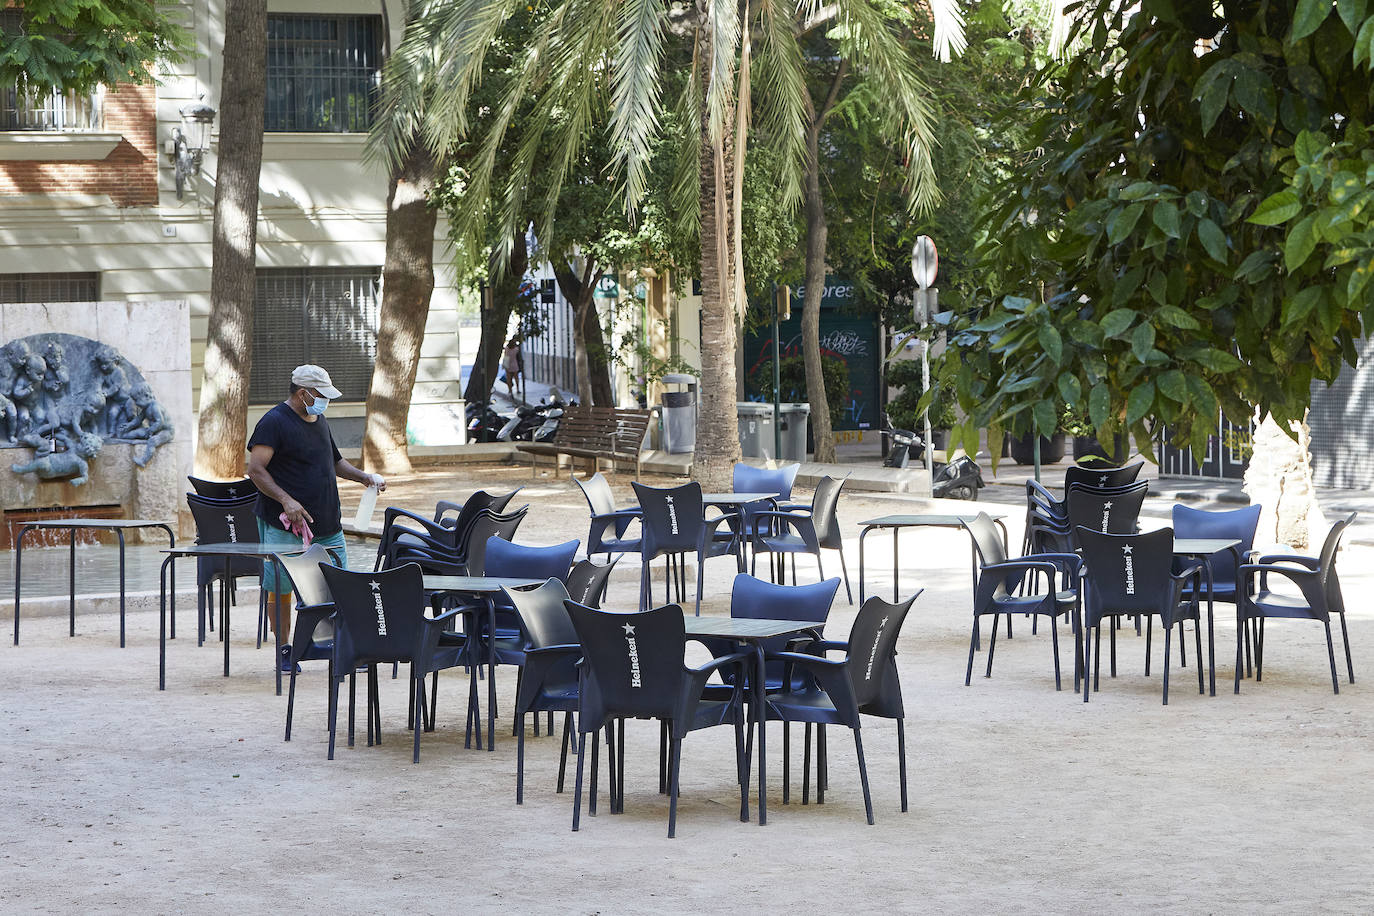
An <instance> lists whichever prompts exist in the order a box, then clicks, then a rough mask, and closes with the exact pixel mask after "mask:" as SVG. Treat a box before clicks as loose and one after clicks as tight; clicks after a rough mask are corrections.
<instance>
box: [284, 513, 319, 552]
mask: <svg viewBox="0 0 1374 916" xmlns="http://www.w3.org/2000/svg"><path fill="white" fill-rule="evenodd" d="M280 518H281V525H282V527H283V528H285V529H286V530H287V531H289V532H291V533H292V534H294V535H296V537H298V538H300V539H301V546H302V547H309V546H310V542H311V541H312V540H314V539H315V535H313V534H311V533H310V525H309V523H307V522H306V520H305V519H301V520H300V521H299V522H297V523H296V524H294V525H293V524H291V520H290V519H289V518H287V517H286V513H285V512H283V513H282V514H281V516H280Z"/></svg>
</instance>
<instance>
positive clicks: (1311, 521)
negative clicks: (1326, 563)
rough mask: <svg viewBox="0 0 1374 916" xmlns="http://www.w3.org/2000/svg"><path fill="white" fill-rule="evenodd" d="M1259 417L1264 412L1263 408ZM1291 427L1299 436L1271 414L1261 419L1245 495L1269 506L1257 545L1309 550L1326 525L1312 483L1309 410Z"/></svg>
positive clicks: (1263, 518) (1251, 500)
mask: <svg viewBox="0 0 1374 916" xmlns="http://www.w3.org/2000/svg"><path fill="white" fill-rule="evenodd" d="M1257 416H1258V412H1257ZM1290 427H1291V428H1292V430H1293V433H1294V434H1295V435H1296V436H1297V439H1296V441H1295V440H1294V439H1293V437H1292V436H1290V435H1289V434H1288V433H1287V432H1285V431H1284V429H1283V428H1282V427H1281V426H1279V424H1278V422H1277V421H1275V420H1274V418H1273V417H1271V416H1269V415H1268V414H1265V415H1264V418H1263V419H1262V420H1259V421H1258V422H1257V423H1256V424H1255V448H1254V452H1253V453H1252V454H1251V456H1250V466H1249V467H1248V468H1246V471H1245V485H1244V489H1245V494H1246V495H1247V496H1249V497H1250V502H1251V503H1252V504H1254V503H1258V504H1259V505H1261V506H1263V509H1262V511H1261V512H1260V518H1259V530H1258V531H1257V532H1256V534H1255V546H1256V547H1259V548H1261V549H1262V548H1263V547H1264V546H1265V545H1269V544H1286V545H1287V546H1288V547H1291V548H1292V549H1294V550H1298V551H1303V550H1308V549H1309V548H1310V546H1311V545H1312V543H1313V541H1314V539H1315V540H1317V541H1319V540H1321V536H1322V532H1324V531H1325V529H1326V521H1325V519H1324V518H1323V517H1322V512H1321V508H1320V507H1318V505H1317V491H1316V487H1315V486H1314V485H1313V483H1312V455H1311V452H1310V446H1311V433H1310V431H1309V430H1308V428H1307V416H1306V414H1305V413H1304V415H1303V420H1302V422H1301V423H1299V422H1297V421H1292V422H1291V423H1290Z"/></svg>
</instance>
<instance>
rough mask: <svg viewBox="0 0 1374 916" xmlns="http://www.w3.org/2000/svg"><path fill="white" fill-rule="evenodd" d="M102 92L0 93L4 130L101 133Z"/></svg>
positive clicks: (16, 89) (10, 89)
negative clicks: (87, 131)
mask: <svg viewBox="0 0 1374 916" xmlns="http://www.w3.org/2000/svg"><path fill="white" fill-rule="evenodd" d="M100 128H101V105H100V93H99V92H75V91H73V90H65V91H64V90H61V89H53V90H52V91H50V92H46V93H39V94H38V95H33V94H31V93H28V92H24V91H22V89H21V88H19V87H16V86H10V87H8V88H5V89H0V130H58V131H77V130H100Z"/></svg>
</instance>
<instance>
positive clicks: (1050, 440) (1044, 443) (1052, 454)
mask: <svg viewBox="0 0 1374 916" xmlns="http://www.w3.org/2000/svg"><path fill="white" fill-rule="evenodd" d="M1011 460H1012V461H1015V462H1016V463H1017V464H1034V463H1035V440H1033V439H1032V438H1031V437H1030V436H1029V435H1027V436H1020V437H1018V438H1015V439H1012V440H1011ZM1063 460H1064V434H1063V433H1055V434H1054V435H1053V436H1041V437H1040V463H1041V464H1054V463H1056V462H1058V461H1063Z"/></svg>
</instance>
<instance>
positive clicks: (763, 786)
mask: <svg viewBox="0 0 1374 916" xmlns="http://www.w3.org/2000/svg"><path fill="white" fill-rule="evenodd" d="M754 674H755V675H756V677H755V679H754V702H755V703H756V704H757V706H758V714H757V715H756V716H755V718H756V719H757V720H758V726H759V826H760V827H762V826H764V825H765V824H767V823H768V776H767V773H768V770H767V762H768V744H767V740H768V705H767V703H766V702H765V697H764V680H763V679H764V667H763V643H762V642H759V643H755V644H754Z"/></svg>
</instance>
